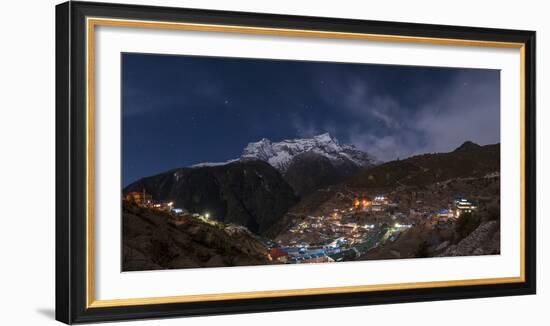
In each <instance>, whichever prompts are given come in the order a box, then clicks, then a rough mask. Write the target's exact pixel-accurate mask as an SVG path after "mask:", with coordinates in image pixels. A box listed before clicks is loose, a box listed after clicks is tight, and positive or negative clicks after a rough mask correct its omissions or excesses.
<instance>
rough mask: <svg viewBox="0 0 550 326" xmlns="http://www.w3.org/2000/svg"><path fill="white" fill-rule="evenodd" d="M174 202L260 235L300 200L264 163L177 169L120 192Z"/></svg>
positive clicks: (278, 174)
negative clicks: (137, 193) (143, 192)
mask: <svg viewBox="0 0 550 326" xmlns="http://www.w3.org/2000/svg"><path fill="white" fill-rule="evenodd" d="M143 190H145V192H147V193H149V194H151V195H152V196H153V198H154V199H156V200H171V201H174V206H175V207H180V208H184V209H186V210H188V211H189V212H191V213H199V214H203V213H205V212H208V213H209V214H210V216H211V217H212V218H214V219H217V220H219V221H222V222H225V223H234V224H238V225H242V226H246V227H247V228H248V229H249V230H250V231H252V232H254V233H256V234H263V233H264V232H265V231H266V230H267V229H268V228H269V227H270V226H271V225H272V224H274V223H275V222H276V221H277V219H278V218H280V217H281V216H283V215H284V214H285V213H286V212H287V211H288V209H289V208H290V207H292V206H293V205H294V204H296V202H297V201H298V198H297V197H296V196H295V195H294V191H293V189H292V188H291V187H290V186H289V185H288V184H287V183H286V182H285V180H284V179H283V178H282V176H281V175H280V173H279V172H278V171H277V170H276V169H275V168H273V167H272V166H271V165H269V164H268V163H265V162H262V161H246V162H234V163H230V164H226V165H221V166H211V167H195V168H180V169H175V170H171V171H168V172H164V173H161V174H158V175H155V176H151V177H146V178H142V179H140V180H138V181H136V182H134V183H132V184H130V185H128V186H127V187H126V188H124V193H128V192H132V191H137V192H141V191H143Z"/></svg>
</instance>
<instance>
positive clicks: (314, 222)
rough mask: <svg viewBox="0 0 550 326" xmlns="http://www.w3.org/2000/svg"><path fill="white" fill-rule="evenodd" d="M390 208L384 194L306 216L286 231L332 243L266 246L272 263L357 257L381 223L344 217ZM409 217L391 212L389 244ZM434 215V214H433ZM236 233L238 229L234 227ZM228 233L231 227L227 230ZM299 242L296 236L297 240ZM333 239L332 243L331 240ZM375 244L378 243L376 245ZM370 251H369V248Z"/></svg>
mask: <svg viewBox="0 0 550 326" xmlns="http://www.w3.org/2000/svg"><path fill="white" fill-rule="evenodd" d="M123 199H124V200H127V201H130V202H133V203H135V204H137V205H138V206H141V207H148V208H153V209H157V210H160V211H165V212H168V213H170V214H171V215H172V216H174V220H175V222H176V223H178V222H182V223H183V222H184V221H185V219H186V218H188V217H194V218H197V219H200V220H202V221H204V222H207V223H210V224H218V222H216V221H215V220H213V219H211V218H210V214H208V213H204V214H197V213H194V214H191V213H188V212H187V211H185V210H184V209H182V208H177V207H174V202H172V201H158V200H154V199H153V197H152V195H150V194H147V193H146V192H145V190H143V191H142V192H130V193H127V194H126V195H124V197H123ZM390 207H398V204H396V203H393V202H391V201H390V200H389V199H388V197H386V196H383V195H378V196H375V197H374V198H372V199H369V198H366V197H363V198H355V199H354V200H353V203H352V206H351V207H349V208H343V209H333V211H332V212H331V213H330V214H328V215H327V216H308V217H307V218H306V219H304V220H303V221H301V222H300V223H298V224H297V225H295V226H294V227H292V228H291V229H290V230H289V231H290V232H291V233H294V234H296V235H298V234H308V233H316V234H318V235H319V236H320V238H319V240H322V241H327V242H328V241H331V242H330V243H328V244H325V245H322V246H311V245H309V243H307V242H304V241H302V242H300V243H298V240H292V241H290V242H289V243H288V245H280V244H274V245H273V246H268V247H269V255H270V257H271V259H272V260H274V261H277V262H279V263H294V264H296V263H321V262H333V261H341V260H343V259H345V257H358V256H359V255H360V254H361V250H364V249H365V248H363V247H364V244H365V243H364V242H365V239H368V235H369V234H370V235H371V236H372V235H373V234H374V233H373V232H378V231H379V229H380V226H381V225H382V224H383V223H378V224H364V225H361V224H358V223H354V222H346V223H342V220H343V218H344V217H349V216H352V215H354V214H356V213H362V212H385V211H386V210H387V209H388V208H390ZM475 209H477V205H476V204H475V203H474V202H472V201H469V200H467V199H465V198H462V197H460V196H455V197H453V199H452V202H451V203H450V204H449V206H448V208H443V209H440V210H438V211H437V212H435V214H434V213H426V214H424V216H425V217H428V218H432V219H435V220H436V221H437V222H440V223H446V222H448V221H449V220H451V219H458V218H460V216H461V215H462V214H465V213H471V212H472V211H474V210H475ZM410 211H411V212H409V213H410V214H405V213H402V212H394V213H392V214H391V215H390V217H391V220H392V222H391V225H388V224H387V223H386V226H389V227H390V229H391V230H392V232H393V234H391V235H390V236H389V240H390V241H394V240H395V239H396V238H397V237H398V236H399V234H400V233H401V232H402V231H404V230H406V229H408V228H411V227H412V226H413V224H411V223H404V222H403V221H405V220H407V216H408V215H411V214H412V215H414V214H416V213H417V212H416V211H415V210H413V209H411V210H410ZM432 212H433V211H432ZM234 228H237V229H235V231H238V228H244V227H237V226H234ZM227 229H228V231H231V230H232V229H231V228H227ZM296 238H297V239H299V237H296ZM332 239H334V240H332ZM375 245H377V243H376V244H375ZM358 248H359V249H358ZM368 249H370V248H368Z"/></svg>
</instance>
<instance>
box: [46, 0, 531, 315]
mask: <svg viewBox="0 0 550 326" xmlns="http://www.w3.org/2000/svg"><path fill="white" fill-rule="evenodd" d="M86 17H110V18H117V19H133V20H155V21H167V22H189V23H201V24H217V25H239V26H252V27H267V28H283V29H299V30H314V31H333V32H344V33H366V34H379V35H398V36H407V37H409V36H411V37H427V38H444V39H459V40H476V41H496V42H516V43H522V44H524V51H525V62H524V64H525V66H524V69H525V70H524V73H525V81H524V82H525V84H524V85H525V104H524V105H525V112H524V113H525V116H524V118H525V126H524V130H525V138H524V141H525V143H524V149H525V171H524V173H525V179H524V180H525V211H524V214H525V227H524V229H525V239H524V240H525V241H524V250H525V252H524V270H525V274H524V275H525V277H524V282H516V283H506V284H482V285H468V286H452V287H434V288H415V289H402V290H386V291H372V292H354V293H337V294H334V293H333V294H316V295H302V296H285V297H271V298H255V299H237V300H223V301H202V302H188V303H163V304H144V305H129V306H118V307H117V306H111V307H98V308H90V307H88V305H87V292H86V289H87V287H86V285H87V284H86V282H87V279H86V275H87V274H86V270H87V263H86V237H87V234H88V233H87V228H86V210H87V197H86V191H85V190H86V188H85V187H86V159H87V152H86V143H85V140H86V131H85V130H86V123H87V117H86V87H85V84H86V61H85V57H86ZM535 35H536V33H535V32H534V31H520V30H507V29H490V28H475V27H461V26H442V25H427V24H412V23H398V22H382V21H363V20H353V19H335V18H319V17H302V16H288V15H272V14H259V13H243V12H226V11H214V10H197V9H182V8H167V7H153V6H139V5H120V4H104V3H91V2H75V1H71V2H65V3H62V4H59V5H57V6H56V319H57V320H59V321H61V322H64V323H67V324H72V323H84V322H99V321H114V320H127V319H143V318H159V317H176V316H196V315H215V314H231V313H250V312H265V311H279V310H291V309H292V310H293V309H310V308H324V307H343V306H356V305H371V304H388V303H401V302H413V301H430V300H451V299H464V298H478V297H495V296H511V295H526V294H535V292H536V229H535V228H536V226H535V205H536V202H535V197H536V196H535V191H536V185H535V184H536V180H535V173H536V170H535V168H536V167H535V152H536V149H535V103H536V98H535V53H536V51H535Z"/></svg>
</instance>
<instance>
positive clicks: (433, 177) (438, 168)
mask: <svg viewBox="0 0 550 326" xmlns="http://www.w3.org/2000/svg"><path fill="white" fill-rule="evenodd" d="M495 171H500V144H494V145H485V146H480V145H477V144H475V143H472V142H470V141H467V142H465V143H464V144H462V145H461V146H459V147H458V148H457V149H455V150H454V151H452V152H449V153H433V154H422V155H417V156H413V157H410V158H407V159H403V160H396V161H391V162H387V163H384V164H380V165H378V166H376V167H373V168H370V169H365V170H363V171H361V172H360V173H358V174H357V175H355V176H353V177H352V178H349V179H348V180H346V181H345V183H346V184H347V185H349V186H351V187H360V188H364V187H367V188H386V187H393V186H395V185H396V184H401V185H408V186H423V185H427V184H432V183H435V182H440V181H444V180H448V179H452V178H458V177H483V176H484V175H485V174H487V173H491V172H495Z"/></svg>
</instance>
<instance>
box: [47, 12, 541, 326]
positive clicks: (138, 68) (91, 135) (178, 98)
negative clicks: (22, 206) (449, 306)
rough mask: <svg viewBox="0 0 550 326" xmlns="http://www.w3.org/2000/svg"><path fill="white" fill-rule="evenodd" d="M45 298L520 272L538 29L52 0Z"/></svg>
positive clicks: (148, 304)
mask: <svg viewBox="0 0 550 326" xmlns="http://www.w3.org/2000/svg"><path fill="white" fill-rule="evenodd" d="M56 35H57V37H56V106H57V109H56V112H57V117H56V124H57V126H56V132H57V134H56V147H57V148H56V152H57V153H56V169H57V170H56V175H57V176H56V215H57V217H56V318H57V319H58V320H59V321H62V322H65V323H68V324H71V323H80V322H97V321H112V320H123V319H138V318H158V317H174V316H194V315H206V314H223V313H246V312H259V311H277V310H287V309H308V308H322V307H338V306H351V305H367V304H382V303H398V302H412V301H427V300H447V299H461V298H476V297H491V296H504V295H523V294H534V293H535V289H536V287H535V283H536V278H535V270H536V268H535V32H533V31H518V30H504V29H488V28H476V27H459V26H442V25H423V24H411V23H397V22H381V21H361V20H347V19H335V18H319V17H301V16H283V15H268V14H257V13H241V12H225V11H212V10H197V9H182V8H166V7H148V6H137V5H118V4H100V3H91V2H75V1H71V2H67V3H63V4H60V5H58V6H57V7H56Z"/></svg>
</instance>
